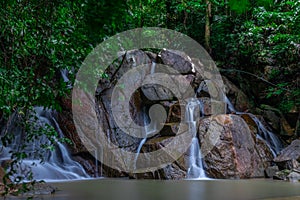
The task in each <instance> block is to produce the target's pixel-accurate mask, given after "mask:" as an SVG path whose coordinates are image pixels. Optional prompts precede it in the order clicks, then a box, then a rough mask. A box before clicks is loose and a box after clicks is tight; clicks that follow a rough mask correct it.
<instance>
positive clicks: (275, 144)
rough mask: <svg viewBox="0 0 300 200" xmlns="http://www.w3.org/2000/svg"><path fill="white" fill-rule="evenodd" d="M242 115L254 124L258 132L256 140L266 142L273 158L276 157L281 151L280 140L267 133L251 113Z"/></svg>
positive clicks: (269, 132)
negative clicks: (246, 116) (245, 115)
mask: <svg viewBox="0 0 300 200" xmlns="http://www.w3.org/2000/svg"><path fill="white" fill-rule="evenodd" d="M239 114H240V113H239ZM242 114H247V115H248V116H249V117H250V118H251V119H252V120H253V121H254V122H255V124H256V126H257V130H258V133H257V134H258V138H259V139H261V140H263V141H265V142H266V144H267V145H268V146H269V148H270V150H271V151H272V154H273V156H276V155H278V153H279V152H280V151H281V150H282V149H283V145H282V142H281V141H280V139H279V138H278V137H277V136H276V135H275V134H274V133H272V132H271V131H269V130H268V129H267V128H266V127H265V126H264V125H263V123H262V122H261V121H260V120H259V119H258V118H257V117H256V116H255V115H253V114H251V113H242Z"/></svg>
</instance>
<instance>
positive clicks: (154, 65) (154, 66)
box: [150, 61, 156, 74]
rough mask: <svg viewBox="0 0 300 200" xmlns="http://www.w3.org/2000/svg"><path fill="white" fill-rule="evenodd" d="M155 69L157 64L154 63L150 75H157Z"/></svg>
mask: <svg viewBox="0 0 300 200" xmlns="http://www.w3.org/2000/svg"><path fill="white" fill-rule="evenodd" d="M155 68H156V62H154V61H153V62H152V64H151V69H150V74H154V73H155Z"/></svg>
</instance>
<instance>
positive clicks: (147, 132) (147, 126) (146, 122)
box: [134, 107, 157, 167]
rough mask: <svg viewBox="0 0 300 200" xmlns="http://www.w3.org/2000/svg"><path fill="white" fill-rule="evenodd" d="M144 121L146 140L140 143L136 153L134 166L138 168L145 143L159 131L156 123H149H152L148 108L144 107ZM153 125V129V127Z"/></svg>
mask: <svg viewBox="0 0 300 200" xmlns="http://www.w3.org/2000/svg"><path fill="white" fill-rule="evenodd" d="M143 119H144V127H145V136H144V138H143V139H142V140H141V141H140V144H139V146H138V148H137V151H136V156H135V159H134V165H135V167H136V164H137V159H138V156H139V154H140V152H141V149H142V147H143V145H144V144H145V142H146V141H147V137H148V136H149V135H150V134H152V133H154V132H156V130H157V127H156V122H152V123H149V122H150V119H149V117H148V115H147V114H146V108H145V107H144V109H143ZM152 124H153V127H152V126H151V125H152Z"/></svg>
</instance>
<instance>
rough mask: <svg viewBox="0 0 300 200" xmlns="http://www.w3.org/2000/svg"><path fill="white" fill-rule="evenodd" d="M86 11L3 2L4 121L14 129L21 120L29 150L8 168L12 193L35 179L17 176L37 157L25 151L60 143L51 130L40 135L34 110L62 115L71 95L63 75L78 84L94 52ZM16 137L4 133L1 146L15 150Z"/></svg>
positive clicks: (66, 4)
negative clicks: (13, 124)
mask: <svg viewBox="0 0 300 200" xmlns="http://www.w3.org/2000/svg"><path fill="white" fill-rule="evenodd" d="M82 5H83V4H82V2H80V1H78V2H77V3H73V2H72V1H61V0H55V1H52V0H51V1H50V0H42V1H37V0H33V1H26V0H20V1H12V0H10V1H2V8H1V10H0V24H1V26H0V49H1V50H0V66H1V67H0V85H1V89H0V95H1V98H0V118H1V119H5V121H6V122H8V123H9V122H10V120H11V117H12V116H13V115H18V117H19V118H20V124H19V126H20V127H21V129H22V130H23V131H24V134H25V135H26V137H24V145H21V146H20V148H19V149H16V150H15V151H13V152H12V158H11V160H12V161H11V162H10V164H9V166H7V167H8V168H7V170H8V171H7V174H6V176H5V177H4V181H5V180H6V182H7V180H8V178H10V179H12V178H13V177H14V178H13V179H14V180H13V182H12V183H8V182H7V184H6V186H7V187H6V191H11V189H13V186H14V185H18V183H21V182H22V181H23V180H24V179H28V180H30V179H31V178H32V174H31V173H30V171H28V172H26V173H25V172H24V174H23V175H22V176H20V175H18V176H14V175H16V172H17V169H18V168H20V165H21V162H22V160H23V159H24V158H27V157H28V156H31V155H29V154H27V153H26V151H25V149H26V148H27V145H28V144H30V142H31V141H34V140H37V139H38V138H40V137H42V136H46V137H47V138H48V139H49V140H50V141H51V144H44V145H42V146H43V147H44V150H45V151H48V150H51V149H53V144H55V143H56V142H57V140H58V135H57V133H56V132H55V131H54V129H53V128H52V127H50V126H47V125H46V126H42V127H39V128H38V129H37V128H36V127H37V126H35V123H34V119H33V116H32V114H30V113H32V112H33V108H34V106H43V107H45V108H51V109H54V110H60V105H59V103H58V102H59V101H58V100H59V98H61V97H62V96H64V95H65V94H67V93H69V92H70V90H69V89H67V87H66V83H65V82H63V80H62V79H61V78H60V70H62V69H66V70H68V72H69V78H70V80H71V81H73V80H74V78H75V73H76V71H77V69H78V68H79V67H80V65H81V62H82V60H83V59H84V58H85V57H86V55H87V54H88V52H89V51H90V50H91V47H90V45H89V43H88V41H87V36H86V34H85V31H86V30H85V29H84V28H83V25H84V22H83V9H82ZM1 128H2V129H3V127H1ZM13 137H14V135H13V132H11V131H4V134H3V135H1V146H2V145H3V146H7V145H8V144H10V143H11V142H12V141H13ZM41 153H42V152H33V153H32V154H41ZM24 187H25V186H24ZM18 188H19V189H22V188H23V187H22V188H20V187H18Z"/></svg>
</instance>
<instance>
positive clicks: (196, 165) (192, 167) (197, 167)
mask: <svg viewBox="0 0 300 200" xmlns="http://www.w3.org/2000/svg"><path fill="white" fill-rule="evenodd" d="M185 109H186V111H185V121H186V123H188V125H189V133H190V134H192V135H193V139H192V142H191V146H190V148H189V150H188V152H187V153H188V159H187V166H188V171H187V178H189V179H190V178H192V179H201V178H206V175H205V171H204V169H203V163H202V155H201V149H200V145H199V141H198V138H197V120H199V119H200V115H201V114H203V105H202V102H201V101H199V100H198V99H196V98H191V99H189V101H188V102H187V105H186V108H185Z"/></svg>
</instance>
